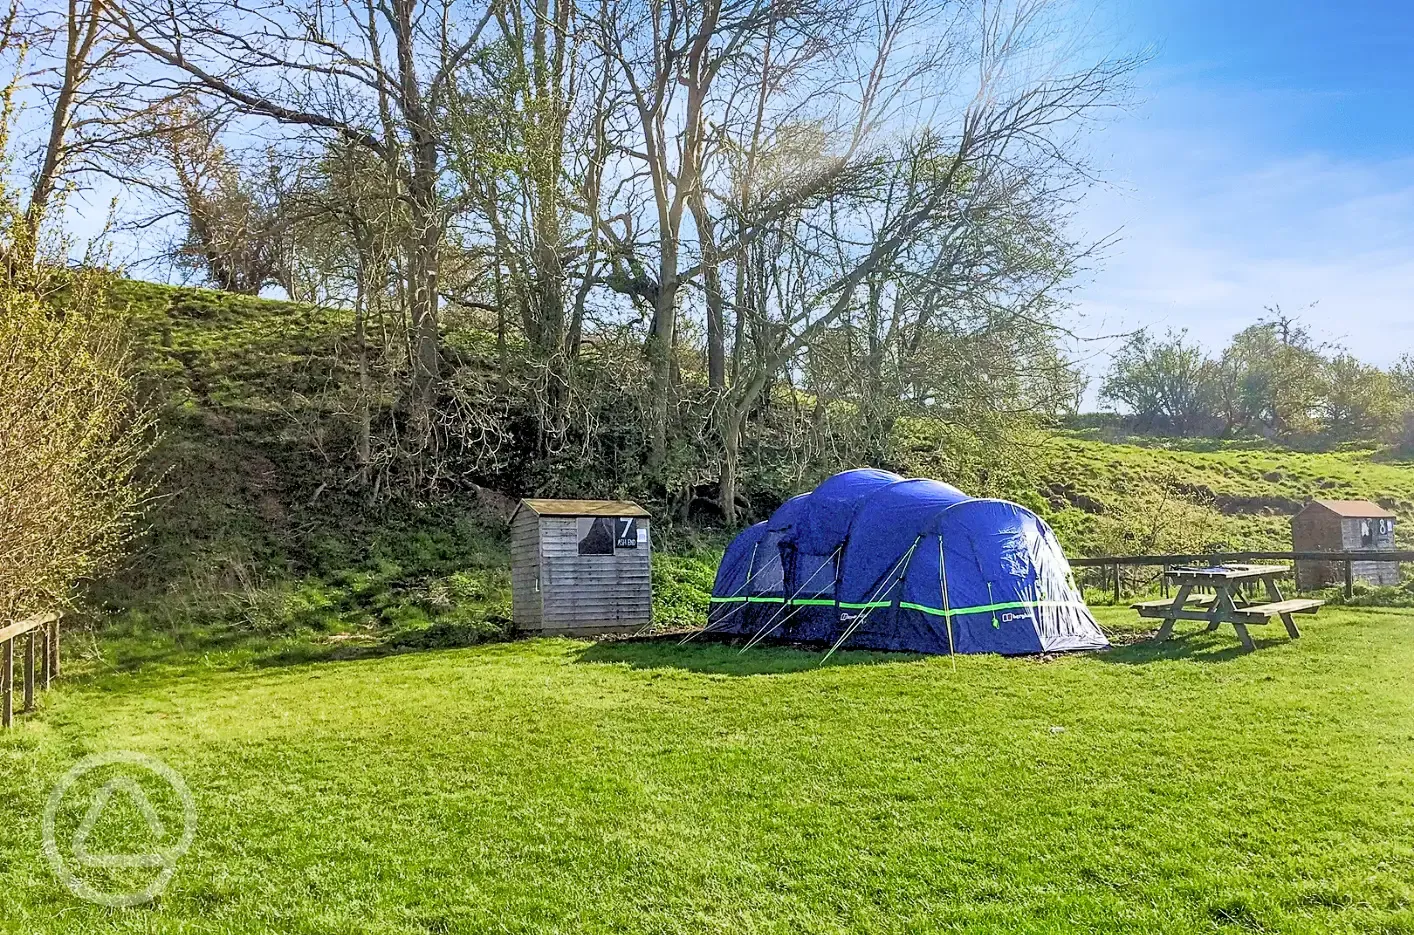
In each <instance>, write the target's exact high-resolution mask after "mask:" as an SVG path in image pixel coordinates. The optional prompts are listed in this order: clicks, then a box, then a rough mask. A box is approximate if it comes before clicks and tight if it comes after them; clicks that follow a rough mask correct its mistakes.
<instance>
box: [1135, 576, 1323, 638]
mask: <svg viewBox="0 0 1414 935" xmlns="http://www.w3.org/2000/svg"><path fill="white" fill-rule="evenodd" d="M1287 573H1288V569H1287V568H1286V566H1284V565H1215V566H1212V567H1209V568H1184V567H1180V568H1172V569H1169V570H1168V571H1166V572H1165V573H1164V574H1165V575H1166V576H1167V577H1168V578H1169V579H1170V580H1171V581H1172V582H1173V583H1174V585H1176V586H1177V588H1178V591H1177V593H1175V594H1174V596H1173V599H1172V600H1169V599H1167V598H1164V599H1161V600H1156V601H1140V602H1138V603H1137V604H1133V605H1131V606H1132V607H1133V608H1134V609H1135V610H1137V611H1139V616H1141V617H1152V618H1155V619H1162V620H1163V624H1162V625H1161V626H1160V627H1159V632H1158V635H1157V638H1158V639H1161V640H1166V639H1168V638H1170V637H1171V636H1173V626H1174V624H1175V623H1177V622H1178V621H1179V620H1198V621H1202V622H1204V623H1206V624H1207V625H1208V630H1209V631H1212V630H1216V629H1217V628H1218V627H1219V626H1220V625H1221V624H1224V623H1230V624H1232V628H1233V629H1234V630H1236V631H1237V638H1238V639H1240V640H1241V641H1242V645H1243V647H1244V648H1246V649H1249V650H1250V649H1253V648H1254V645H1253V643H1252V636H1251V634H1249V633H1248V632H1247V627H1248V626H1249V625H1251V624H1265V623H1268V622H1270V621H1271V619H1272V618H1273V617H1279V618H1281V622H1282V623H1283V624H1284V625H1285V626H1286V632H1287V635H1289V636H1290V637H1291V638H1292V639H1297V638H1298V637H1300V636H1301V631H1300V630H1299V629H1297V627H1296V621H1295V619H1294V618H1293V617H1292V615H1293V614H1314V613H1315V612H1316V611H1317V610H1319V609H1320V608H1321V606H1322V605H1323V604H1324V603H1325V601H1318V600H1313V599H1310V598H1293V599H1288V598H1286V597H1284V596H1283V595H1282V593H1281V587H1280V586H1279V585H1278V584H1277V579H1278V578H1280V577H1281V576H1283V575H1285V574H1287ZM1258 581H1260V582H1262V584H1263V586H1264V587H1265V589H1266V592H1267V597H1268V598H1269V600H1268V601H1267V602H1266V603H1253V602H1251V601H1248V600H1247V599H1246V598H1245V597H1244V596H1243V594H1242V588H1243V586H1244V585H1249V584H1252V583H1255V582H1258ZM1194 588H1211V589H1212V591H1213V593H1212V594H1204V595H1195V594H1193V589H1194Z"/></svg>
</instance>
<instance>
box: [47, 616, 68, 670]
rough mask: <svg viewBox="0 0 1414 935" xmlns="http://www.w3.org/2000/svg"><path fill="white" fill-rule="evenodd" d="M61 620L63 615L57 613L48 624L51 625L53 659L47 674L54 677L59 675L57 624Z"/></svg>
mask: <svg viewBox="0 0 1414 935" xmlns="http://www.w3.org/2000/svg"><path fill="white" fill-rule="evenodd" d="M63 621H64V617H63V615H62V614H59V615H56V616H55V617H54V622H53V623H51V624H49V626H51V627H53V636H52V639H53V640H54V659H53V661H52V662H51V663H50V672H49V674H50V675H51V676H52V677H54V678H56V679H57V678H58V677H59V624H60V623H62V622H63Z"/></svg>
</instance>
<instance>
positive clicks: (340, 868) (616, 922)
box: [0, 610, 1414, 935]
mask: <svg viewBox="0 0 1414 935" xmlns="http://www.w3.org/2000/svg"><path fill="white" fill-rule="evenodd" d="M1131 616H1132V614H1130V613H1128V612H1122V611H1121V612H1115V613H1113V614H1107V621H1108V622H1112V623H1115V624H1118V623H1119V622H1120V621H1122V620H1125V619H1126V618H1128V617H1131ZM1276 629H1277V632H1278V633H1279V632H1280V628H1279V627H1278V628H1276ZM1306 631H1307V634H1306V636H1305V637H1304V638H1303V639H1302V640H1300V641H1297V642H1295V643H1290V642H1287V641H1286V640H1285V639H1284V638H1283V639H1277V638H1275V637H1276V634H1275V633H1269V634H1268V635H1269V636H1270V637H1272V639H1270V640H1269V641H1267V642H1264V643H1263V644H1262V646H1261V648H1260V650H1259V651H1258V652H1256V653H1254V654H1251V655H1242V654H1239V653H1237V652H1236V651H1235V650H1234V647H1235V645H1236V641H1235V639H1234V638H1233V637H1232V635H1231V634H1230V633H1223V634H1218V635H1212V636H1210V635H1196V636H1189V637H1187V638H1185V639H1183V640H1180V641H1179V642H1177V643H1174V644H1170V645H1169V646H1167V647H1163V648H1156V647H1155V646H1153V645H1152V644H1145V643H1139V644H1135V645H1131V646H1127V647H1121V648H1119V649H1116V650H1113V651H1111V652H1109V653H1105V654H1097V655H1090V656H1075V657H1067V658H1060V659H1054V660H1049V661H1042V660H1037V659H1001V658H993V657H962V658H959V659H957V660H956V664H955V665H954V662H953V661H952V660H949V659H946V658H922V657H907V656H889V655H876V654H859V653H854V654H851V653H845V654H841V655H837V656H835V657H834V658H833V659H831V661H830V663H829V664H828V665H826V666H824V667H817V665H816V663H817V662H818V660H819V656H818V655H817V654H814V653H807V652H801V651H796V650H790V649H757V650H753V651H751V652H749V653H747V654H746V655H738V654H737V653H736V651H735V650H734V649H732V648H730V647H724V646H720V645H699V644H689V645H688V646H686V647H678V646H677V645H675V644H674V643H672V642H667V641H655V642H647V643H601V644H589V643H582V642H572V641H562V640H551V641H530V642H520V643H513V644H501V645H488V646H483V647H476V648H470V649H462V650H450V651H437V652H423V653H408V654H404V655H395V656H388V657H383V658H369V659H363V660H358V661H346V662H329V661H325V662H316V663H299V662H293V661H289V660H290V657H289V656H288V655H286V656H275V657H272V658H270V659H267V660H266V661H265V662H264V663H261V662H260V661H259V660H258V659H257V660H255V661H250V660H249V659H247V660H246V661H244V662H242V663H241V664H239V665H234V664H232V660H233V658H234V657H227V656H221V655H211V656H204V657H203V656H197V657H193V658H188V659H186V660H183V661H180V662H178V663H173V664H167V665H152V664H148V665H145V666H143V667H141V668H138V669H136V670H134V671H127V670H124V668H123V666H122V658H121V651H120V650H121V647H117V648H110V650H109V653H108V655H107V657H106V662H105V663H104V665H102V666H99V665H90V666H89V667H88V668H89V672H88V673H87V674H83V673H80V674H77V675H75V676H74V677H73V678H71V679H69V680H68V681H66V683H64V684H63V685H62V687H59V688H57V689H55V690H54V691H53V692H52V693H51V694H50V695H49V696H48V697H47V698H45V699H44V701H45V708H44V710H43V711H42V713H41V714H40V715H39V716H37V717H32V718H28V719H25V720H24V721H23V722H22V724H21V726H20V727H19V728H18V729H16V730H14V731H11V732H9V733H8V734H5V735H3V736H0V763H3V776H4V780H3V781H4V803H5V804H4V810H3V815H0V918H3V922H0V931H5V932H16V933H19V932H23V933H25V935H31V933H39V932H65V933H80V932H241V933H246V932H249V933H268V932H282V933H296V932H310V933H314V932H318V933H329V932H408V933H416V932H536V933H542V932H653V933H668V932H684V933H687V932H694V933H695V932H723V933H727V932H731V933H739V932H780V933H787V932H790V933H795V932H905V931H908V932H915V931H938V930H942V931H947V930H954V931H968V932H1017V931H1090V932H1148V931H1165V932H1212V931H1288V932H1306V931H1371V932H1373V931H1414V909H1411V899H1414V775H1412V774H1411V766H1414V620H1411V619H1410V618H1409V617H1408V616H1407V612H1403V613H1399V612H1389V611H1378V610H1368V611H1356V610H1341V611H1337V612H1323V613H1322V614H1321V615H1320V616H1319V617H1317V618H1314V619H1311V620H1309V621H1306ZM111 749H125V750H135V751H139V752H144V753H148V754H152V755H155V756H157V757H160V758H161V759H162V760H163V761H165V762H166V763H168V764H170V765H171V766H172V767H173V768H175V769H176V770H177V771H178V772H179V773H181V774H182V775H183V776H184V777H185V778H186V781H187V783H188V784H189V786H190V787H191V789H192V791H193V793H194V794H195V797H196V800H197V804H198V808H199V812H200V824H199V830H198V833H197V837H196V843H195V846H194V848H193V849H192V851H191V853H190V854H188V855H187V857H186V858H185V859H184V860H183V862H182V863H181V865H180V868H179V870H178V872H177V875H176V877H175V879H174V880H173V882H172V884H171V886H170V888H169V889H168V891H167V893H166V895H165V896H164V897H163V898H162V899H161V900H160V901H159V902H157V903H156V904H154V905H151V906H148V907H145V908H139V909H121V910H109V909H100V908H96V907H93V906H90V905H88V904H85V903H83V902H81V901H79V900H77V899H76V898H74V897H73V896H71V895H70V894H69V893H68V891H66V890H65V889H64V888H63V887H62V886H61V885H60V884H59V883H58V882H57V881H56V879H55V877H54V876H53V875H52V873H51V872H50V870H49V868H48V865H47V863H46V862H45V861H44V858H43V857H42V856H41V851H40V837H41V834H40V814H41V812H42V810H43V807H44V803H45V801H46V798H47V796H48V794H49V791H50V789H51V788H52V787H53V785H54V784H55V782H56V780H57V779H58V778H59V777H60V776H61V775H62V774H63V773H64V772H65V771H66V770H67V769H68V768H69V767H70V766H71V765H73V764H74V763H75V762H76V761H77V760H78V759H79V758H80V757H81V756H83V755H85V754H87V753H90V752H95V751H106V750H111ZM115 833H116V832H115Z"/></svg>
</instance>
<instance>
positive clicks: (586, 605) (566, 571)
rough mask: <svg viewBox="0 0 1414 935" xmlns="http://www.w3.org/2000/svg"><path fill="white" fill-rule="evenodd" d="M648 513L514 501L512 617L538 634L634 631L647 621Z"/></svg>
mask: <svg viewBox="0 0 1414 935" xmlns="http://www.w3.org/2000/svg"><path fill="white" fill-rule="evenodd" d="M652 553H653V549H652V539H651V537H650V535H649V529H648V511H647V510H645V509H643V507H641V506H639V505H638V504H637V503H632V502H630V501H627V500H539V499H526V500H522V501H520V505H519V506H517V507H516V511H515V513H514V514H513V515H512V516H511V616H512V618H513V619H514V621H515V626H516V629H517V630H519V631H521V632H524V633H533V634H536V635H542V636H553V635H559V636H594V635H597V634H604V633H624V632H630V631H633V630H637V629H640V628H642V627H644V626H646V625H647V624H648V622H649V621H650V620H652V618H653V575H652V566H653V555H652Z"/></svg>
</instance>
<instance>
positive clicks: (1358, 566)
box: [1291, 500, 1399, 588]
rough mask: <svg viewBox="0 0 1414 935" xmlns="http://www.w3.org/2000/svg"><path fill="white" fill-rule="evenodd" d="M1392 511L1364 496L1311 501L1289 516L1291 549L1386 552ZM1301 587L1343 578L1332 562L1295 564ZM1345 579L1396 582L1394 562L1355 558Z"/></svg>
mask: <svg viewBox="0 0 1414 935" xmlns="http://www.w3.org/2000/svg"><path fill="white" fill-rule="evenodd" d="M1395 519H1396V516H1395V514H1393V513H1391V512H1390V511H1389V510H1386V509H1385V508H1384V507H1382V506H1380V505H1379V504H1378V503H1371V502H1370V501H1369V500H1312V501H1311V502H1310V503H1308V504H1306V505H1305V506H1304V507H1302V508H1301V511H1300V512H1299V513H1297V514H1296V515H1295V516H1293V517H1292V518H1291V547H1292V549H1293V550H1294V551H1297V552H1355V551H1371V550H1373V551H1380V552H1385V551H1391V550H1393V549H1394V521H1395ZM1296 575H1297V578H1298V579H1299V586H1300V587H1303V588H1324V587H1328V586H1330V585H1333V584H1338V583H1340V582H1341V581H1343V580H1344V578H1345V569H1344V566H1343V565H1340V564H1338V563H1336V562H1297V563H1296ZM1351 577H1352V578H1354V579H1356V580H1359V581H1365V582H1368V583H1370V584H1399V565H1398V563H1396V562H1355V563H1354V564H1353V565H1352V567H1351Z"/></svg>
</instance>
